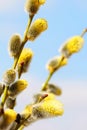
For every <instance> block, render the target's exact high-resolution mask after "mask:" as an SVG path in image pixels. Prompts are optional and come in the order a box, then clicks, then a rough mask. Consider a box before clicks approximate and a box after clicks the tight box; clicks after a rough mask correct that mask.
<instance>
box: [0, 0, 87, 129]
mask: <svg viewBox="0 0 87 130" xmlns="http://www.w3.org/2000/svg"><path fill="white" fill-rule="evenodd" d="M24 3H25V0H21V2H20V1H18V0H0V55H1V60H0V79H1V80H2V75H3V72H4V71H5V70H6V69H8V68H10V67H11V66H12V64H13V59H12V58H10V57H9V54H8V49H7V48H8V42H9V39H10V37H11V35H12V34H14V33H20V34H21V36H23V32H24V29H25V27H26V24H27V19H28V15H27V13H25V12H24ZM86 5H87V1H86V0H71V1H70V0H66V1H64V0H47V2H46V4H45V5H44V6H42V7H41V8H40V10H39V11H38V13H37V14H36V16H35V17H34V20H35V19H37V18H45V19H46V20H47V21H48V25H49V27H48V30H47V31H46V32H44V33H43V34H41V35H40V37H38V38H37V39H36V40H35V41H34V42H33V43H32V42H28V43H27V44H26V47H30V48H31V49H32V50H33V51H34V58H33V61H32V63H31V66H30V69H29V72H28V73H27V74H24V75H23V76H22V77H23V78H26V79H27V80H28V81H29V88H28V89H27V90H28V91H27V90H25V91H24V92H23V94H21V95H20V96H19V97H18V102H20V100H22V103H21V102H20V103H19V104H18V107H16V109H17V110H18V111H19V110H22V109H23V108H24V104H27V103H28V102H30V101H31V100H32V95H33V93H35V92H38V91H39V90H40V86H41V84H42V83H43V82H44V81H45V79H46V77H47V75H48V72H47V70H46V69H45V65H46V63H47V61H48V60H49V59H50V58H51V57H54V56H55V55H59V53H58V49H59V47H60V46H61V44H62V43H63V42H64V41H66V40H67V39H68V38H70V37H72V36H75V35H79V34H81V32H82V30H83V29H84V28H86V27H87V7H86ZM84 39H85V44H84V47H83V49H82V50H81V51H80V52H79V53H78V54H75V55H73V56H72V57H71V58H70V59H69V61H68V65H67V66H66V67H63V68H62V69H60V70H59V71H58V72H57V73H55V74H54V76H53V78H52V79H51V81H50V82H52V83H56V84H57V85H59V86H60V87H61V88H62V90H63V94H62V96H61V97H59V99H60V100H61V101H62V102H63V103H64V108H65V113H64V116H63V117H59V118H55V119H49V120H44V121H43V120H42V121H38V122H36V123H34V124H32V125H31V126H30V127H29V128H26V129H25V130H28V129H32V130H36V129H40V128H41V129H43V128H44V129H50V130H53V129H54V127H55V130H58V129H59V130H73V129H74V130H77V129H79V130H82V129H84V130H87V124H86V122H87V69H86V67H87V61H86V59H87V49H86V48H87V34H86V35H85V36H84ZM25 93H27V94H26V96H25ZM28 99H29V101H28ZM23 102H24V103H23Z"/></svg>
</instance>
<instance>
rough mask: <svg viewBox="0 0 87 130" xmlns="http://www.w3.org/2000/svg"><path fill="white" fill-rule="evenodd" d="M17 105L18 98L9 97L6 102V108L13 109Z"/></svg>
mask: <svg viewBox="0 0 87 130" xmlns="http://www.w3.org/2000/svg"><path fill="white" fill-rule="evenodd" d="M15 104H16V98H12V97H10V96H9V97H8V98H7V100H6V107H7V108H10V109H13V108H14V106H15Z"/></svg>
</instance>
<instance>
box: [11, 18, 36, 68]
mask: <svg viewBox="0 0 87 130" xmlns="http://www.w3.org/2000/svg"><path fill="white" fill-rule="evenodd" d="M33 17H34V16H30V17H29V19H28V25H27V27H26V30H25V33H24V38H23V40H22V44H21V47H20V51H19V53H18V55H17V57H16V58H15V59H14V64H13V67H12V68H13V69H15V68H16V66H17V63H18V60H19V57H20V55H21V52H22V50H23V48H24V45H25V43H26V42H27V41H28V39H27V33H28V30H29V27H30V25H31V22H32V20H33Z"/></svg>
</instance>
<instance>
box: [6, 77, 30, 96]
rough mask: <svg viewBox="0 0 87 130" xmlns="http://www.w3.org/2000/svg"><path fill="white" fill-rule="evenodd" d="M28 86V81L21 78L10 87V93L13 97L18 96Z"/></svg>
mask: <svg viewBox="0 0 87 130" xmlns="http://www.w3.org/2000/svg"><path fill="white" fill-rule="evenodd" d="M27 86H28V82H27V81H26V80H23V79H20V80H17V81H16V82H14V83H13V84H12V85H11V86H10V87H9V92H8V93H9V95H10V96H12V97H15V96H17V95H18V94H19V93H21V92H22V91H23V90H24V89H26V87H27Z"/></svg>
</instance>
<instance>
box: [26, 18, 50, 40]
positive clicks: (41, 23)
mask: <svg viewBox="0 0 87 130" xmlns="http://www.w3.org/2000/svg"><path fill="white" fill-rule="evenodd" d="M47 28H48V24H47V21H46V20H45V19H43V18H39V19H37V20H35V21H34V22H33V24H32V25H31V27H30V29H29V31H28V34H27V38H28V40H30V41H34V40H35V39H36V38H37V37H38V36H39V35H40V34H41V33H42V32H43V31H45V30H46V29H47Z"/></svg>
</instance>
